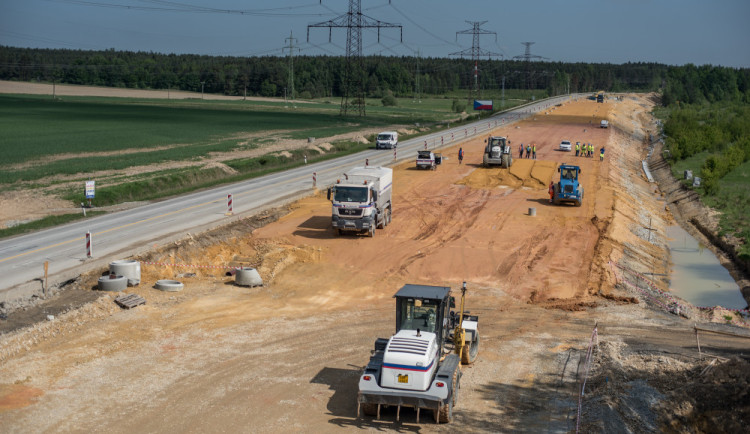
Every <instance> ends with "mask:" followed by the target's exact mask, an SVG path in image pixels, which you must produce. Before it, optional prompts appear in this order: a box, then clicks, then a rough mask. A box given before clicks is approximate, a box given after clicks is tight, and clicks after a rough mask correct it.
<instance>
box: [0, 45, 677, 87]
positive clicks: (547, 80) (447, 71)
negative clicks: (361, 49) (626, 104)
mask: <svg viewBox="0 0 750 434" xmlns="http://www.w3.org/2000/svg"><path fill="white" fill-rule="evenodd" d="M293 60H294V89H295V97H299V98H322V97H339V96H341V82H342V75H343V73H344V71H345V66H346V58H345V57H343V56H340V57H336V56H295V57H294V59H293ZM363 66H364V71H365V74H364V82H365V92H366V96H368V97H375V98H380V97H382V96H384V95H386V94H388V93H393V95H394V96H397V97H410V96H413V95H414V94H415V93H416V92H417V91H419V93H420V94H422V95H446V94H448V93H452V92H453V93H455V92H457V91H462V90H463V91H466V92H467V95H468V89H469V88H470V87H472V86H473V76H472V73H473V62H472V61H471V59H460V58H438V57H423V58H417V57H384V56H365V57H363ZM669 68H670V67H668V66H667V65H662V64H657V63H625V64H620V65H616V64H605V63H600V64H594V63H580V62H577V63H565V62H548V61H534V62H524V61H517V60H481V61H480V63H479V70H480V71H479V87H480V90H481V92H486V93H488V94H498V93H499V92H501V89H502V88H503V81H504V83H505V85H504V87H505V89H524V90H544V91H546V92H547V94H548V95H550V96H551V95H559V94H562V93H567V92H568V91H569V92H571V93H578V92H595V91H599V90H605V91H609V92H622V91H639V92H648V91H656V90H658V89H660V88H661V87H663V86H664V84H665V80H666V78H667V76H668V69H669ZM417 71H419V74H417ZM288 77H289V59H288V57H286V56H278V57H274V56H267V57H226V56H206V55H192V54H160V53H152V52H132V51H116V50H114V49H111V50H93V51H86V50H70V49H41V48H15V47H8V46H0V79H3V80H16V81H43V82H58V83H67V84H78V85H95V86H108V87H121V88H133V89H167V88H171V89H177V90H186V91H193V92H200V91H201V90H203V91H205V92H207V93H217V94H224V95H238V96H241V95H244V94H247V95H249V96H269V97H283V96H285V92H286V95H289V96H291V89H289V87H290V86H289V85H288ZM417 78H418V80H417ZM417 83H418V88H417Z"/></svg>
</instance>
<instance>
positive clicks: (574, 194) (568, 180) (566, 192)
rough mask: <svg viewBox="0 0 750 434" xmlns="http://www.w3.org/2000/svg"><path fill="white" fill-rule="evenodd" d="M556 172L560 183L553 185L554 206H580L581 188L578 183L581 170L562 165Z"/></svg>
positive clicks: (581, 199) (581, 198) (576, 167)
mask: <svg viewBox="0 0 750 434" xmlns="http://www.w3.org/2000/svg"><path fill="white" fill-rule="evenodd" d="M557 171H558V172H560V181H559V182H558V183H557V184H555V194H554V199H553V202H554V204H555V205H559V204H561V203H564V202H572V203H574V204H575V205H576V206H581V202H582V201H583V187H581V186H580V184H579V183H578V176H579V175H580V173H581V168H580V167H578V166H571V165H568V164H565V163H563V164H561V165H560V167H558V168H557Z"/></svg>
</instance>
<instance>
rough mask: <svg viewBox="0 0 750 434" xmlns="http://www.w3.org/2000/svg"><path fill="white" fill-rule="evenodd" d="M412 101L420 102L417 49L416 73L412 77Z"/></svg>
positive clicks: (420, 91) (420, 90)
mask: <svg viewBox="0 0 750 434" xmlns="http://www.w3.org/2000/svg"><path fill="white" fill-rule="evenodd" d="M414 101H415V102H416V101H419V102H422V89H420V87H419V49H417V72H416V74H415V75H414Z"/></svg>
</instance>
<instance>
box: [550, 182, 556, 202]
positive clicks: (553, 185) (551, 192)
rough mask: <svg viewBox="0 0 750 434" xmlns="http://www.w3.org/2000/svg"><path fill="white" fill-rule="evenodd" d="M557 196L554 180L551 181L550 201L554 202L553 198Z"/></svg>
mask: <svg viewBox="0 0 750 434" xmlns="http://www.w3.org/2000/svg"><path fill="white" fill-rule="evenodd" d="M554 198H555V183H554V182H553V181H550V182H549V203H552V199H554Z"/></svg>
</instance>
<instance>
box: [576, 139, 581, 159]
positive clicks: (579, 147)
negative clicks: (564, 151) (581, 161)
mask: <svg viewBox="0 0 750 434" xmlns="http://www.w3.org/2000/svg"><path fill="white" fill-rule="evenodd" d="M580 150H581V142H576V157H577V156H578V151H580Z"/></svg>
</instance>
